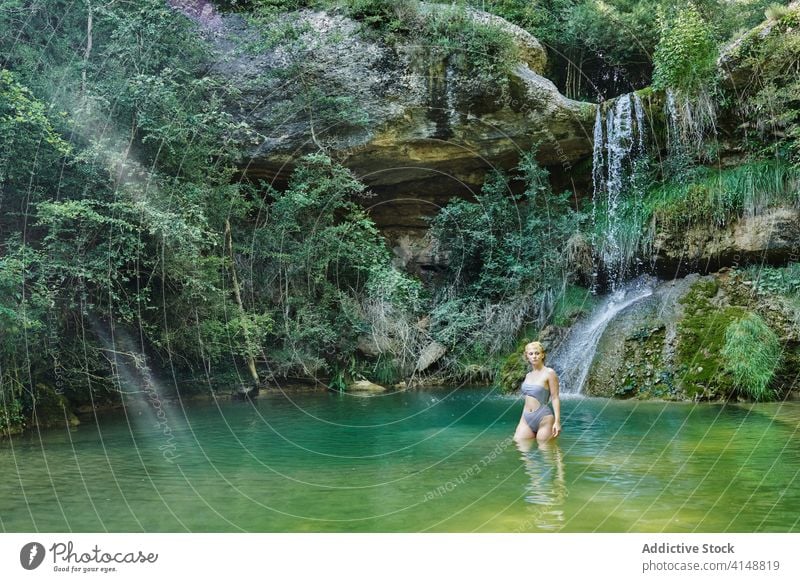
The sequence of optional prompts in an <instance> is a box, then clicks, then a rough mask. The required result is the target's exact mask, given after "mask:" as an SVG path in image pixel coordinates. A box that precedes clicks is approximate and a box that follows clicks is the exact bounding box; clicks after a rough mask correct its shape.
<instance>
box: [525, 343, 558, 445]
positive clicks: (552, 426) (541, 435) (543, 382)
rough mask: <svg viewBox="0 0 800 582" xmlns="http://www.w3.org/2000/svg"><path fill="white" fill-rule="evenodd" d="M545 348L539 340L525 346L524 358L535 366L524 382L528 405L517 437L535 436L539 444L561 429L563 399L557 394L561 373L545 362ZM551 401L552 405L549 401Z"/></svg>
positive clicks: (529, 437) (526, 403) (556, 434)
mask: <svg viewBox="0 0 800 582" xmlns="http://www.w3.org/2000/svg"><path fill="white" fill-rule="evenodd" d="M544 357H545V351H544V347H543V346H542V344H540V343H539V342H531V343H529V344H528V345H526V346H525V359H527V360H528V363H530V365H531V367H532V368H533V369H532V370H531V371H530V372H528V374H527V375H526V376H525V381H524V382H522V393H523V394H524V395H525V408H524V409H523V411H522V418H520V419H519V424H518V425H517V431H516V432H515V433H514V439H515V440H521V439H532V438H535V439H536V440H537V441H539V442H540V443H543V442H546V441H548V440H549V439H550V438H553V437H557V436H558V435H559V433H560V432H561V400H559V397H558V376H557V375H556V373H555V370H553V369H552V368H548V367H546V366H545V365H544ZM548 402H549V403H550V404H552V408H551V407H550V404H548Z"/></svg>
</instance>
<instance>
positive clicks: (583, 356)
mask: <svg viewBox="0 0 800 582" xmlns="http://www.w3.org/2000/svg"><path fill="white" fill-rule="evenodd" d="M652 294H653V288H652V279H650V278H649V277H640V278H638V279H636V280H634V281H631V282H630V283H628V284H626V285H625V286H624V287H622V288H621V289H619V290H617V291H615V292H613V293H611V294H610V295H608V296H607V297H606V298H605V299H604V300H603V302H602V303H601V304H600V305H599V306H598V307H597V309H595V310H594V312H593V313H592V315H591V316H589V317H588V318H587V319H585V320H584V321H582V322H580V323H578V324H576V325H575V326H573V327H572V329H571V330H570V332H569V335H568V336H567V337H566V339H565V340H564V342H563V343H562V344H561V345H560V346H559V348H558V349H557V350H556V351H555V352H554V353H553V356H552V363H551V365H552V366H553V368H554V369H555V370H556V371H557V372H558V375H559V379H560V381H561V392H562V393H564V394H580V393H581V391H582V390H583V385H584V383H585V382H586V377H587V376H588V375H589V368H590V366H591V365H592V360H593V359H594V354H595V352H596V351H597V344H598V342H599V341H600V338H601V337H602V335H603V332H604V331H605V330H606V327H608V324H609V323H610V322H611V320H613V319H614V317H616V315H617V314H619V313H620V312H621V311H623V310H625V309H627V308H628V307H630V306H631V305H633V304H634V303H636V302H637V301H640V300H641V299H644V298H645V297H648V296H649V295H652Z"/></svg>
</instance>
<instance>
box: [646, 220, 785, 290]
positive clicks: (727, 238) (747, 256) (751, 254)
mask: <svg viewBox="0 0 800 582" xmlns="http://www.w3.org/2000/svg"><path fill="white" fill-rule="evenodd" d="M798 249H800V209H798V208H788V207H778V208H770V209H766V210H764V211H763V212H762V213H761V214H758V215H755V216H744V217H742V218H741V219H740V220H738V221H736V222H733V223H731V224H728V225H726V226H722V227H721V226H718V225H713V224H696V225H692V226H691V227H688V228H681V229H671V228H666V227H664V228H659V229H658V230H657V231H656V236H655V240H654V244H653V255H652V257H651V262H652V263H653V264H655V265H656V268H657V269H658V270H659V271H661V272H662V273H663V274H665V275H669V276H674V275H675V274H676V273H682V272H683V273H685V272H688V271H691V270H698V269H699V270H702V271H705V272H714V271H717V270H718V269H720V268H722V267H726V266H736V265H744V264H746V263H753V262H756V263H761V262H769V263H784V262H785V261H787V260H789V259H790V258H791V257H792V256H793V255H797V253H798ZM795 260H796V259H795Z"/></svg>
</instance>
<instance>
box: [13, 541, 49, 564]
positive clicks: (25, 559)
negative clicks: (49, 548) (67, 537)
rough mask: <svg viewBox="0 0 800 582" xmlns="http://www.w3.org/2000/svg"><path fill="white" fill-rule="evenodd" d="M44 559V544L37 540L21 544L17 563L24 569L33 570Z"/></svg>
mask: <svg viewBox="0 0 800 582" xmlns="http://www.w3.org/2000/svg"><path fill="white" fill-rule="evenodd" d="M42 561H44V546H43V545H42V544H40V543H38V542H30V543H28V544H25V545H24V546H22V549H21V550H20V552H19V563H20V564H22V567H23V568H25V569H26V570H35V569H36V568H38V567H39V566H40V565H41V563H42Z"/></svg>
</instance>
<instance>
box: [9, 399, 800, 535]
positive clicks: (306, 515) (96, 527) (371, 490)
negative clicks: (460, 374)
mask: <svg viewBox="0 0 800 582" xmlns="http://www.w3.org/2000/svg"><path fill="white" fill-rule="evenodd" d="M521 408H522V403H521V401H520V400H519V399H517V398H516V397H514V396H504V395H499V394H498V393H497V392H496V391H493V390H491V389H486V388H460V389H444V388H443V389H436V390H421V391H408V392H389V393H386V394H382V395H378V396H371V397H369V396H362V395H355V394H338V393H333V392H325V391H320V392H294V393H286V394H283V393H281V392H279V391H275V392H270V393H262V395H261V396H260V397H259V398H258V399H257V400H256V401H254V402H252V403H251V402H231V401H216V402H215V401H207V402H192V403H184V404H181V403H180V402H177V403H173V404H164V405H163V411H164V413H163V415H162V417H161V422H160V424H159V418H158V417H157V416H156V415H155V412H154V410H153V409H152V408H150V407H146V406H143V405H139V406H135V405H132V406H131V407H129V409H128V411H127V413H122V412H120V413H116V414H113V415H104V416H101V417H99V418H98V420H97V422H96V424H92V423H84V424H83V425H81V426H79V427H77V428H73V429H69V430H67V429H54V430H48V431H41V432H39V433H37V432H35V431H34V432H31V433H29V434H26V435H24V436H22V437H15V438H13V439H11V440H4V441H0V472H1V473H2V475H3V478H2V480H0V528H1V529H2V531H6V532H14V531H17V532H18V531H48V532H66V531H100V532H103V531H111V532H119V531H124V532H128V531H130V532H138V531H147V532H156V531H160V532H164V531H166V532H182V531H193V532H197V531H250V532H256V531H259V532H296V531H308V532H351V531H360V532H420V531H437V532H472V531H478V532H515V531H519V532H536V531H542V532H557V531H570V532H594V531H598V532H692V531H696V532H727V531H735V532H760V531H777V532H792V531H798V530H800V438H798V437H800V435H798V427H799V426H800V404H798V403H783V404H758V405H753V404H748V405H732V404H729V405H710V404H676V403H663V402H633V401H627V402H620V401H610V400H604V399H593V398H573V399H566V400H563V401H562V410H563V413H562V418H563V425H564V432H563V435H562V436H561V437H560V438H559V439H558V441H557V443H555V444H551V445H549V446H547V447H544V448H540V447H539V446H538V445H536V444H535V443H534V444H533V445H532V447H531V449H530V450H524V448H522V449H521V448H520V447H518V446H517V445H516V444H515V443H514V442H513V441H511V440H510V439H509V437H510V435H511V434H513V432H514V427H515V425H516V423H517V421H518V420H519V415H520V413H521Z"/></svg>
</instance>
